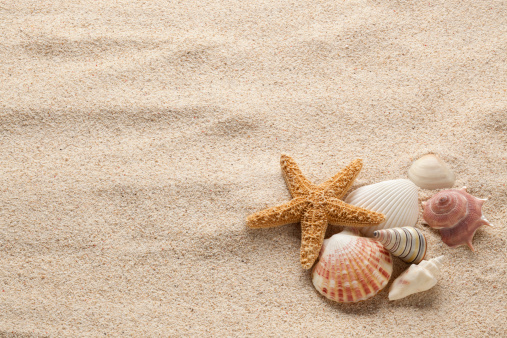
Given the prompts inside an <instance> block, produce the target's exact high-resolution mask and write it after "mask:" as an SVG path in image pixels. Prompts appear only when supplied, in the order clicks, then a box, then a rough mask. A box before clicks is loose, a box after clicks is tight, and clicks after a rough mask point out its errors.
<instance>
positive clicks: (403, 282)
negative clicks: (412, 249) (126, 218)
mask: <svg viewBox="0 0 507 338" xmlns="http://www.w3.org/2000/svg"><path fill="white" fill-rule="evenodd" d="M443 258H444V256H439V257H437V258H433V259H430V260H429V261H422V262H421V263H419V264H418V265H411V266H410V267H409V268H408V269H407V270H405V271H404V272H403V273H402V274H401V275H399V276H398V278H396V279H395V280H394V282H393V284H392V285H391V287H390V288H389V300H397V299H401V298H404V297H407V296H409V295H411V294H414V293H417V292H422V291H426V290H429V289H431V288H432V287H434V286H435V284H437V278H438V276H439V275H440V268H441V267H442V260H443Z"/></svg>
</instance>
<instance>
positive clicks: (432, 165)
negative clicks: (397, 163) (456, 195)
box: [408, 154, 455, 189]
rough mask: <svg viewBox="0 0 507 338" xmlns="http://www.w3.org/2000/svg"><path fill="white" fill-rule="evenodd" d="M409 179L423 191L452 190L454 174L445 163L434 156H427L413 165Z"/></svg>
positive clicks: (409, 172) (409, 170) (409, 171)
mask: <svg viewBox="0 0 507 338" xmlns="http://www.w3.org/2000/svg"><path fill="white" fill-rule="evenodd" d="M408 178H409V179H410V180H411V181H412V182H414V183H415V184H416V185H417V186H418V187H421V188H423V189H442V188H452V186H453V185H454V181H455V175H454V173H453V172H452V171H451V170H450V169H449V168H448V167H447V165H446V164H445V162H444V161H442V160H441V159H440V158H439V157H438V156H436V155H434V154H427V155H424V156H422V157H421V158H420V159H418V160H416V161H415V162H414V163H412V166H411V167H410V169H408Z"/></svg>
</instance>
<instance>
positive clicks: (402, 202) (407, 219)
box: [344, 179, 419, 237]
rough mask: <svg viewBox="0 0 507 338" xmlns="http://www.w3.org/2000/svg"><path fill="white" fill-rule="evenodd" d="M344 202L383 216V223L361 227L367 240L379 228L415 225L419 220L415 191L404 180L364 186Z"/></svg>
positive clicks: (412, 185) (409, 182)
mask: <svg viewBox="0 0 507 338" xmlns="http://www.w3.org/2000/svg"><path fill="white" fill-rule="evenodd" d="M344 201H345V203H348V204H352V205H355V206H357V207H361V208H365V209H368V210H372V211H376V212H380V213H381V214H384V216H385V221H384V222H382V223H380V224H379V225H377V226H369V227H363V228H361V233H362V234H363V235H365V236H368V237H373V232H374V231H376V230H380V229H391V228H399V227H403V226H414V225H415V224H416V222H417V218H418V217H419V197H418V189H417V186H416V185H415V184H414V183H413V182H412V181H410V180H407V179H398V180H390V181H384V182H380V183H375V184H371V185H365V186H363V187H360V188H357V189H356V190H354V191H352V192H351V193H350V194H349V195H348V196H347V198H345V200H344Z"/></svg>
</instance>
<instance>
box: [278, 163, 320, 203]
mask: <svg viewBox="0 0 507 338" xmlns="http://www.w3.org/2000/svg"><path fill="white" fill-rule="evenodd" d="M280 165H281V166H282V173H283V178H284V179H285V183H286V184H287V187H288V188H289V191H290V193H291V195H292V197H298V196H301V195H305V194H307V193H308V192H309V191H310V190H311V189H313V188H314V187H315V185H314V184H313V183H311V182H310V181H308V180H307V179H306V178H305V177H304V176H303V173H302V172H301V170H300V169H299V167H298V165H297V163H296V161H294V160H293V159H292V157H290V156H289V155H285V154H283V155H282V156H281V157H280Z"/></svg>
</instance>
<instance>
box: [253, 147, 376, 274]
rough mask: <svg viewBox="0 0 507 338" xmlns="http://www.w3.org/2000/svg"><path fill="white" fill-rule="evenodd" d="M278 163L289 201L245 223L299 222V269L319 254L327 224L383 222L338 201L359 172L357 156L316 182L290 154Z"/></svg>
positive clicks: (361, 164)
mask: <svg viewBox="0 0 507 338" xmlns="http://www.w3.org/2000/svg"><path fill="white" fill-rule="evenodd" d="M280 164H281V166H282V172H283V177H284V178H285V182H286V184H287V187H288V188H289V191H290V193H291V195H292V197H293V198H292V200H291V201H289V202H287V203H284V204H282V205H278V206H276V207H272V208H268V209H265V210H262V211H259V212H256V213H255V214H252V215H250V216H248V217H247V224H248V225H249V226H250V227H252V228H269V227H276V226H279V225H284V224H288V223H297V222H301V233H302V234H301V253H300V255H301V265H302V266H303V268H305V269H309V268H311V267H312V265H313V263H314V262H315V260H316V259H317V257H318V256H319V251H320V248H321V246H322V242H323V241H324V235H325V234H326V229H327V225H328V224H332V225H345V226H353V227H363V226H374V225H378V224H380V223H382V222H383V221H384V215H382V214H380V213H377V212H373V211H370V210H367V209H363V208H359V207H356V206H353V205H350V204H347V203H345V202H343V201H342V200H340V198H342V197H343V196H344V195H345V193H346V192H347V190H348V189H349V188H350V186H351V185H352V183H353V182H354V180H355V178H356V177H357V175H358V174H359V171H361V168H362V166H363V162H362V161H361V160H360V159H357V160H354V161H352V162H351V163H350V164H349V165H348V166H346V167H345V168H344V169H342V170H341V171H340V172H339V173H337V174H336V175H334V176H333V177H331V178H330V179H329V180H327V181H325V182H324V183H322V184H320V185H315V184H313V183H311V182H310V181H308V180H307V179H306V178H305V177H304V176H303V174H302V173H301V170H300V169H299V167H298V165H297V164H296V162H295V161H294V160H293V159H292V158H291V157H290V156H288V155H282V156H281V158H280Z"/></svg>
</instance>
